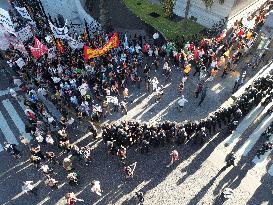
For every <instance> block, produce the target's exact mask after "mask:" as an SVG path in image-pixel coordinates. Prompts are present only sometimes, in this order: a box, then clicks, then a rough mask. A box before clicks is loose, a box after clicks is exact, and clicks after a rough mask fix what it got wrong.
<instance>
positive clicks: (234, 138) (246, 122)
mask: <svg viewBox="0 0 273 205" xmlns="http://www.w3.org/2000/svg"><path fill="white" fill-rule="evenodd" d="M262 110H263V107H261V105H260V104H259V106H257V107H256V108H254V109H253V110H252V111H251V112H250V113H249V114H248V115H247V116H246V117H245V118H244V119H243V120H242V122H241V123H240V124H239V126H238V127H237V129H236V130H235V131H234V132H233V133H232V134H231V135H229V136H228V137H227V138H226V139H225V140H224V143H225V144H226V145H228V146H231V147H233V146H234V145H235V144H237V142H238V141H239V138H240V136H241V135H242V134H243V133H244V131H245V130H246V129H247V128H248V127H249V126H250V125H251V124H252V122H253V121H254V120H255V119H256V118H257V116H258V115H259V113H261V112H262Z"/></svg>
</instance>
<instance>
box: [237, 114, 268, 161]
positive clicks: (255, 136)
mask: <svg viewBox="0 0 273 205" xmlns="http://www.w3.org/2000/svg"><path fill="white" fill-rule="evenodd" d="M272 121H273V115H270V116H266V118H265V119H264V120H263V121H262V122H261V123H260V124H259V126H258V127H257V128H256V129H255V130H254V132H253V133H252V134H251V135H250V136H249V137H248V139H247V140H246V141H245V143H244V144H243V145H242V146H241V147H240V149H239V150H238V151H237V153H236V155H238V156H242V155H243V156H246V155H247V154H248V153H249V151H250V150H251V149H252V148H253V147H254V145H255V144H256V142H257V141H258V140H259V138H260V136H261V134H262V133H263V132H264V131H265V130H266V129H267V128H268V126H269V125H270V123H271V122H272Z"/></svg>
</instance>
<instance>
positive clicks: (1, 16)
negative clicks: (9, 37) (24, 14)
mask: <svg viewBox="0 0 273 205" xmlns="http://www.w3.org/2000/svg"><path fill="white" fill-rule="evenodd" d="M0 24H1V25H2V26H3V27H4V29H5V30H6V31H7V32H9V33H12V34H14V35H16V34H15V29H14V25H13V22H12V21H11V18H10V15H9V12H8V11H6V10H4V9H2V8H0Z"/></svg>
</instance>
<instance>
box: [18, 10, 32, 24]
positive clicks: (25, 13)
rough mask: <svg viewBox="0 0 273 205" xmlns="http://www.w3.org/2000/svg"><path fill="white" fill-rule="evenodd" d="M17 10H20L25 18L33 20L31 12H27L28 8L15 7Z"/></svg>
mask: <svg viewBox="0 0 273 205" xmlns="http://www.w3.org/2000/svg"><path fill="white" fill-rule="evenodd" d="M15 8H16V10H17V11H18V13H19V14H20V15H21V16H22V17H23V18H25V19H28V20H31V21H32V18H31V16H30V15H29V13H28V12H27V9H26V8H25V7H22V8H20V7H15Z"/></svg>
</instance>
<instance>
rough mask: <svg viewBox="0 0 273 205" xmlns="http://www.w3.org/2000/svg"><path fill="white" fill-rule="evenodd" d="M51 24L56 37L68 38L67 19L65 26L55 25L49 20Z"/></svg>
mask: <svg viewBox="0 0 273 205" xmlns="http://www.w3.org/2000/svg"><path fill="white" fill-rule="evenodd" d="M49 25H50V28H51V31H52V32H53V34H54V36H55V38H60V39H66V38H67V37H68V28H67V20H66V21H65V24H64V27H63V28H58V27H56V26H54V25H53V24H52V23H51V22H50V21H49Z"/></svg>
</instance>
